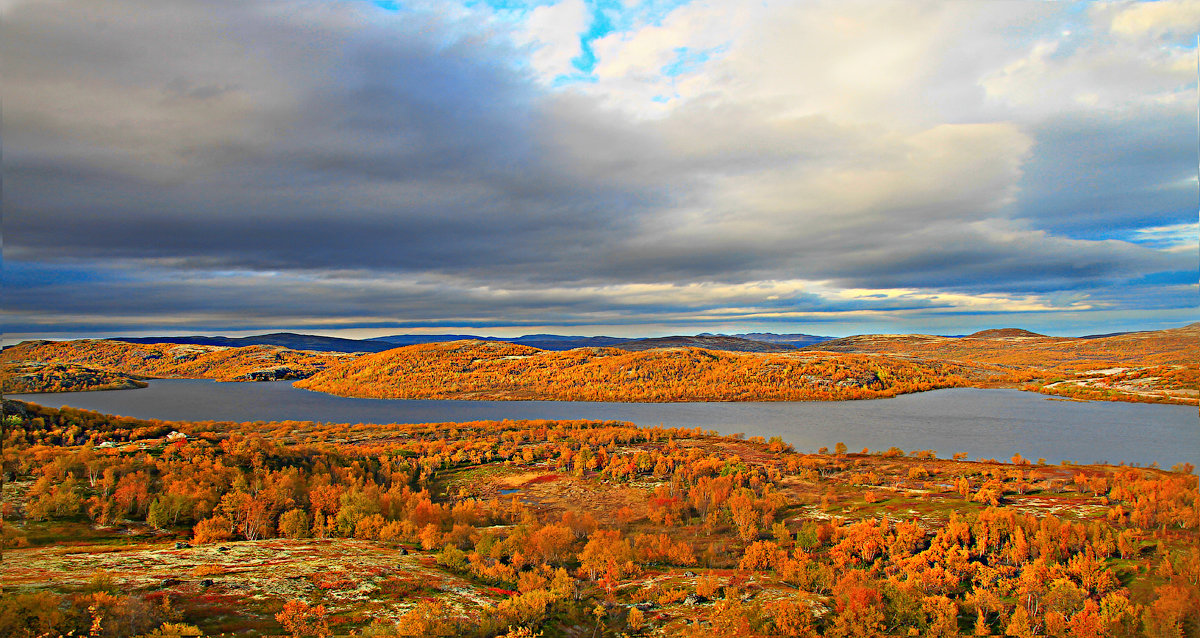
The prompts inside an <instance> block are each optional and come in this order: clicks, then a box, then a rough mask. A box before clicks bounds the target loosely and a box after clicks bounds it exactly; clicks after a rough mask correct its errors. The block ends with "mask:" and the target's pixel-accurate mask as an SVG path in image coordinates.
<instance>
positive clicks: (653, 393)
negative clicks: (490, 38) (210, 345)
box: [296, 341, 966, 402]
mask: <svg viewBox="0 0 1200 638" xmlns="http://www.w3.org/2000/svg"><path fill="white" fill-rule="evenodd" d="M958 371H959V367H958V366H953V365H943V364H940V363H936V362H925V363H918V362H911V361H905V360H903V359H899V358H896V357H890V356H879V355H845V354H831V353H800V352H794V353H787V354H779V353H774V354H759V353H734V352H720V351H712V350H703V349H699V348H658V349H652V350H645V351H639V352H627V351H624V350H620V349H617V348H578V349H575V350H569V351H566V352H553V351H546V350H539V349H537V348H531V347H528V346H522V345H516V344H509V343H503V342H492V341H455V342H450V343H439V344H424V345H414V346H408V347H404V348H397V349H395V350H389V351H387V352H381V353H378V354H373V355H365V356H362V357H359V358H357V359H355V360H353V361H348V362H346V363H343V364H341V365H336V366H330V367H329V368H327V369H325V370H324V371H322V372H319V373H317V374H315V375H313V376H312V377H310V378H308V379H303V380H301V381H298V382H297V383H296V386H297V387H301V388H307V389H309V390H316V391H320V392H329V393H331V394H338V395H343V396H355V397H374V398H394V399H494V400H520V399H548V400H549V399H553V400H564V401H652V402H653V401H798V400H811V399H861V398H876V397H887V396H894V395H896V394H900V393H904V392H916V391H920V390H929V389H933V388H940V387H950V386H955V385H964V384H965V383H966V380H965V379H964V378H963V377H962V376H960V375H958V374H957V372H958Z"/></svg>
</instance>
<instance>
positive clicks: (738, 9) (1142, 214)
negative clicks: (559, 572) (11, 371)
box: [0, 0, 1200, 343]
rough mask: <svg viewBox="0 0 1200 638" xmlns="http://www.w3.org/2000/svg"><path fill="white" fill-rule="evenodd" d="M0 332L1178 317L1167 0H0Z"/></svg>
mask: <svg viewBox="0 0 1200 638" xmlns="http://www.w3.org/2000/svg"><path fill="white" fill-rule="evenodd" d="M0 11H2V12H3V16H4V19H3V23H2V24H0V36H2V42H0V54H2V59H3V73H2V74H0V77H2V80H0V82H2V88H3V96H4V101H3V116H2V118H3V119H2V129H0V133H2V136H3V186H4V188H3V265H2V272H0V275H2V277H3V304H2V309H0V312H2V315H0V321H3V324H4V333H5V334H4V340H5V343H13V342H16V341H20V340H22V339H29V338H69V337H83V336H114V335H148V334H154V335H177V334H224V335H245V334H257V333H262V332H273V331H279V330H288V331H296V332H307V333H312V334H328V335H337V336H346V337H371V336H379V335H387V334H401V333H422V332H424V333H429V332H469V333H474V334H491V335H499V336H516V335H521V334H528V333H541V332H554V333H560V334H578V335H601V334H604V335H614V336H655V335H666V334H695V333H699V332H723V333H740V332H776V333H797V332H803V333H809V334H819V335H832V336H842V335H849V334H861V333H879V332H883V333H910V332H923V333H937V334H966V333H970V332H974V331H976V330H981V329H986V328H997V327H1022V328H1026V329H1031V330H1036V331H1038V332H1043V333H1046V334H1055V335H1081V334H1094V333H1105V332H1116V331H1122V330H1147V329H1159V328H1170V327H1177V326H1182V325H1185V324H1188V323H1191V322H1195V321H1197V320H1200V312H1198V311H1197V306H1198V302H1200V290H1198V286H1197V280H1198V269H1200V239H1198V236H1200V228H1198V224H1197V162H1198V159H1197V153H1198V142H1197V140H1198V137H1197V85H1196V77H1197V51H1196V33H1197V32H1198V31H1200V0H1161V1H1157V2H1145V3H1138V2H1115V3H1100V2H1097V3H1082V2H1020V1H1008V0H1005V1H1002V2H990V1H987V0H980V1H973V2H951V1H944V2H922V1H919V0H900V1H896V2H883V1H877V0H870V1H867V0H834V1H829V2H823V1H811V2H753V1H747V0H729V1H723V0H711V1H705V0H692V1H686V0H643V1H638V0H587V1H585V0H558V1H555V0H546V1H536V0H529V1H522V0H441V1H416V2H407V1H402V0H396V1H378V2H368V1H365V0H364V1H337V0H304V1H299V0H211V1H206V2H195V1H193V0H112V1H106V2H94V1H90V0H79V1H67V0H36V1H26V0H0Z"/></svg>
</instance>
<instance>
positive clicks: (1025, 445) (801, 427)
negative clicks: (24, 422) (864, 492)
mask: <svg viewBox="0 0 1200 638" xmlns="http://www.w3.org/2000/svg"><path fill="white" fill-rule="evenodd" d="M9 398H13V399H19V400H22V401H31V402H34V403H39V404H41V405H46V406H50V407H61V406H64V405H69V406H71V407H75V408H84V409H88V410H96V411H98V412H104V413H107V414H120V415H124V416H131V417H136V418H143V419H151V418H153V419H168V420H179V421H206V420H214V421H285V420H297V421H322V422H334V423H383V424H387V423H440V422H464V421H481V420H490V419H497V420H498V419H613V420H619V421H629V422H632V423H636V424H638V425H665V426H668V427H672V426H678V427H688V428H692V427H700V428H703V429H706V430H717V431H718V432H720V433H722V434H734V433H738V432H741V433H744V434H745V435H746V436H762V437H766V438H770V437H772V436H780V437H782V438H783V440H785V441H787V442H788V443H790V444H792V445H794V446H795V447H796V449H797V450H798V451H815V450H816V449H818V448H820V447H822V446H828V447H829V448H831V449H832V448H833V446H834V444H835V443H837V442H839V441H842V442H845V443H846V445H847V446H849V448H850V449H851V450H861V449H862V448H864V447H867V448H870V449H871V450H873V451H874V450H886V449H887V448H889V447H891V446H897V447H899V448H901V449H903V450H905V451H911V450H926V449H931V450H937V451H938V453H939V456H940V457H943V458H947V457H949V456H950V455H952V454H954V453H955V452H966V453H968V454H969V455H970V456H971V458H997V459H1002V460H1007V459H1009V458H1010V457H1011V456H1012V455H1013V454H1014V453H1016V452H1020V453H1021V454H1022V455H1023V456H1024V457H1025V458H1028V459H1031V460H1037V459H1038V458H1039V457H1042V458H1045V459H1046V460H1047V461H1050V462H1052V463H1057V462H1059V461H1061V460H1063V459H1069V460H1071V461H1074V462H1077V463H1091V462H1107V463H1121V462H1125V463H1130V464H1137V465H1149V464H1150V463H1154V462H1157V463H1158V464H1159V465H1160V466H1162V467H1170V466H1171V465H1173V464H1175V463H1181V462H1187V463H1192V464H1193V465H1197V466H1200V422H1198V419H1197V410H1196V408H1195V407H1194V406H1182V405H1151V404H1138V403H1119V402H1107V401H1086V402H1085V401H1064V400H1056V399H1051V398H1048V397H1047V396H1045V395H1040V394H1034V393H1031V392H1021V391H1019V390H980V389H973V388H958V389H950V390H935V391H932V392H921V393H917V394H907V395H903V396H899V397H896V398H892V399H874V400H868V401H806V402H757V403H590V402H571V401H435V400H399V399H354V398H347V397H339V396H334V395H330V394H322V393H319V392H310V391H308V390H301V389H298V388H294V387H292V385H291V383H290V382H287V381H280V382H271V383H216V382H213V381H207V380H196V379H159V380H153V381H151V382H150V387H148V388H145V389H141V390H120V391H110V392H63V393H56V394H14V395H9Z"/></svg>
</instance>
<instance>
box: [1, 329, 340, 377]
mask: <svg viewBox="0 0 1200 638" xmlns="http://www.w3.org/2000/svg"><path fill="white" fill-rule="evenodd" d="M354 356H355V355H351V354H345V353H337V352H308V351H303V350H289V349H287V348H283V347H278V346H266V345H258V346H246V347H243V348H230V347H224V346H202V345H190V344H189V345H180V344H171V343H156V344H139V343H126V342H122V341H108V340H104V339H80V340H77V341H26V342H24V343H21V344H18V345H16V346H13V347H11V348H5V349H4V351H3V352H0V367H2V368H4V369H5V370H6V371H11V370H13V369H15V368H16V367H17V366H19V365H28V364H34V363H40V364H47V363H55V364H73V365H78V366H84V367H87V368H90V369H94V370H99V371H106V372H111V373H119V374H124V375H132V376H137V377H165V378H190V379H216V380H219V381H276V380H282V379H301V378H304V377H307V376H309V375H311V374H313V373H314V372H317V371H318V370H321V369H324V368H325V367H326V366H327V365H329V364H331V363H334V362H340V361H343V360H346V359H353V358H354Z"/></svg>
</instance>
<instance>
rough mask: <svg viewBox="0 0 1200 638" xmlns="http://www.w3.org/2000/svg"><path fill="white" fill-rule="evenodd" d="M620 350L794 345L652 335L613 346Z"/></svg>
mask: <svg viewBox="0 0 1200 638" xmlns="http://www.w3.org/2000/svg"><path fill="white" fill-rule="evenodd" d="M613 347H614V348H620V349H621V350H628V351H631V352H637V351H641V350H653V349H654V348H704V349H705V350H724V351H726V352H794V351H796V350H798V349H799V348H797V347H796V346H793V345H791V344H788V343H771V342H768V341H755V340H752V339H744V338H742V337H730V336H726V335H711V334H703V335H697V336H695V337H687V336H675V337H652V338H648V339H631V340H629V341H625V342H622V343H619V344H616V345H615V346H613Z"/></svg>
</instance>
